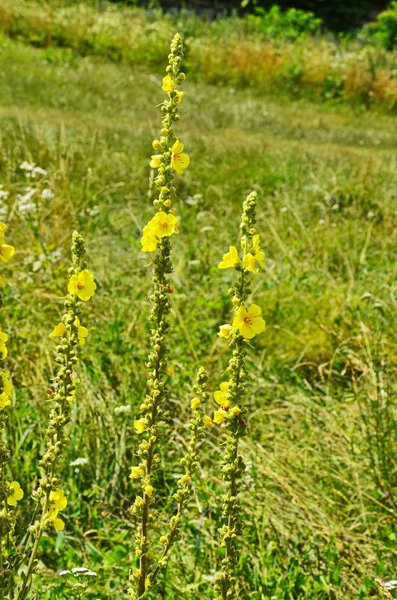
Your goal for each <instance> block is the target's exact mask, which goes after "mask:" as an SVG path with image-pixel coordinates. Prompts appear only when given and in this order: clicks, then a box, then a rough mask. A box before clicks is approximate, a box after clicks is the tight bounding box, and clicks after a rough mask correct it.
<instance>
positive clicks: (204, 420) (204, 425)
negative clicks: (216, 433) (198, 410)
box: [203, 415, 213, 429]
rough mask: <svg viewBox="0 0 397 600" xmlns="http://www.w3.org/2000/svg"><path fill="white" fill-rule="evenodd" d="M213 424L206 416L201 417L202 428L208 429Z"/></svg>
mask: <svg viewBox="0 0 397 600" xmlns="http://www.w3.org/2000/svg"><path fill="white" fill-rule="evenodd" d="M212 425H213V423H212V419H211V417H209V416H208V415H204V417H203V427H204V428H205V429H210V428H211V427H212Z"/></svg>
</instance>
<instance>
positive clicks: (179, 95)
mask: <svg viewBox="0 0 397 600" xmlns="http://www.w3.org/2000/svg"><path fill="white" fill-rule="evenodd" d="M184 95H185V92H178V91H177V90H175V104H179V103H180V102H181V101H182V98H183V96H184Z"/></svg>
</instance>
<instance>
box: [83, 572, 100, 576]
mask: <svg viewBox="0 0 397 600" xmlns="http://www.w3.org/2000/svg"><path fill="white" fill-rule="evenodd" d="M86 575H87V577H98V573H95V571H87V572H86Z"/></svg>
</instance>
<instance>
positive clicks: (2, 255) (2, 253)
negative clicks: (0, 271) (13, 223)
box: [0, 244, 15, 263]
mask: <svg viewBox="0 0 397 600" xmlns="http://www.w3.org/2000/svg"><path fill="white" fill-rule="evenodd" d="M14 254H15V248H14V246H9V245H8V244H2V245H1V246H0V260H2V261H3V262H4V263H7V262H8V261H9V260H10V258H12V257H13V256H14Z"/></svg>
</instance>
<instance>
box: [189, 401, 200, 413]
mask: <svg viewBox="0 0 397 600" xmlns="http://www.w3.org/2000/svg"><path fill="white" fill-rule="evenodd" d="M190 406H191V407H192V410H197V409H198V408H200V406H201V402H200V400H199V399H198V398H193V400H192V401H191V403H190Z"/></svg>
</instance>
